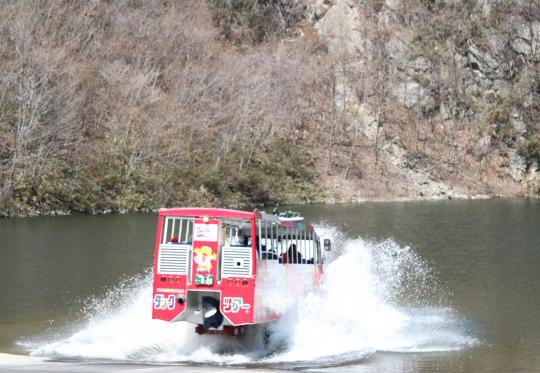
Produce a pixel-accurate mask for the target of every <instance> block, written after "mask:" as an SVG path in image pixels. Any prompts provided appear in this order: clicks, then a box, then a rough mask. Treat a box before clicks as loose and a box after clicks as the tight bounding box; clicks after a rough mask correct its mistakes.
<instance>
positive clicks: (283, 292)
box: [152, 208, 330, 335]
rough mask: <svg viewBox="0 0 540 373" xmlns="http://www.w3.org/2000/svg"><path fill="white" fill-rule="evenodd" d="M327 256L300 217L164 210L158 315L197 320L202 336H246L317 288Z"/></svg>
mask: <svg viewBox="0 0 540 373" xmlns="http://www.w3.org/2000/svg"><path fill="white" fill-rule="evenodd" d="M323 244H324V249H325V250H329V249H330V242H329V240H324V242H323ZM323 254H324V252H323V251H321V242H320V239H319V237H318V236H317V234H316V233H315V231H314V229H313V226H312V225H310V224H304V222H303V219H302V218H300V217H299V216H298V215H297V214H295V216H294V218H290V217H287V216H283V215H282V216H281V217H280V216H279V214H277V213H276V214H274V213H273V214H267V213H265V212H262V211H258V210H254V211H253V212H248V211H238V210H228V209H217V208H173V209H160V210H159V216H158V225H157V234H156V244H155V250H154V284H153V310H152V318H154V319H160V320H165V321H169V322H176V321H187V322H190V323H193V324H195V325H196V327H195V331H196V332H197V333H199V334H203V333H213V334H226V335H238V334H242V332H243V330H244V328H245V326H248V325H255V324H262V323H267V322H271V321H275V320H277V319H279V318H280V317H281V316H282V315H283V314H284V312H286V311H287V309H289V307H290V306H291V305H292V304H294V303H295V302H296V301H297V300H298V298H299V297H301V296H302V295H304V294H306V293H307V292H309V291H311V290H313V289H314V288H318V286H319V284H320V282H321V276H322V272H323V266H322V264H323Z"/></svg>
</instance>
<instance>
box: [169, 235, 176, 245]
mask: <svg viewBox="0 0 540 373" xmlns="http://www.w3.org/2000/svg"><path fill="white" fill-rule="evenodd" d="M167 243H178V237H176V236H171V239H170V240H169V242H167Z"/></svg>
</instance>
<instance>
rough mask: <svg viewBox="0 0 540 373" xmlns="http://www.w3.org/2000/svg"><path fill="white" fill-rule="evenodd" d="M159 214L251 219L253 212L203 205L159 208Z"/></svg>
mask: <svg viewBox="0 0 540 373" xmlns="http://www.w3.org/2000/svg"><path fill="white" fill-rule="evenodd" d="M159 215H167V216H189V217H204V216H207V217H209V218H232V219H234V218H236V219H253V217H254V213H253V212H249V211H241V210H230V209H218V208H204V207H187V208H171V209H159Z"/></svg>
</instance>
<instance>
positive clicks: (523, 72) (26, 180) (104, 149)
mask: <svg viewBox="0 0 540 373" xmlns="http://www.w3.org/2000/svg"><path fill="white" fill-rule="evenodd" d="M0 17H1V19H2V22H1V23H0V213H1V214H5V215H10V214H28V213H30V214H32V213H36V212H37V213H47V212H51V211H103V210H137V209H147V208H155V207H159V206H172V205H176V206H180V205H214V206H238V205H246V204H274V203H291V202H316V201H358V200H365V199H416V198H468V197H485V196H488V197H489V196H536V195H538V194H539V193H540V170H539V167H540V166H539V163H540V123H539V118H540V116H539V114H540V100H539V99H540V2H539V1H537V0H522V1H508V0H494V1H483V0H468V1H439V0H432V1H429V0H416V1H413V0H386V1H383V0H365V1H361V0H334V1H329V0H222V1H219V0H206V1H187V0H186V1H173V0H171V1H165V0H163V1H150V0H147V1H137V0H125V1H111V2H109V1H30V0H28V1H5V0H4V1H1V2H0Z"/></svg>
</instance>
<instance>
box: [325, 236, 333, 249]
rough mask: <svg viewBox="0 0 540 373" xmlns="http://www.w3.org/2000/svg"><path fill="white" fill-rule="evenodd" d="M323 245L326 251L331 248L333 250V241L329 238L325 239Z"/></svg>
mask: <svg viewBox="0 0 540 373" xmlns="http://www.w3.org/2000/svg"><path fill="white" fill-rule="evenodd" d="M323 247H324V251H330V250H332V242H331V241H330V239H329V238H325V239H324V244H323Z"/></svg>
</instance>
